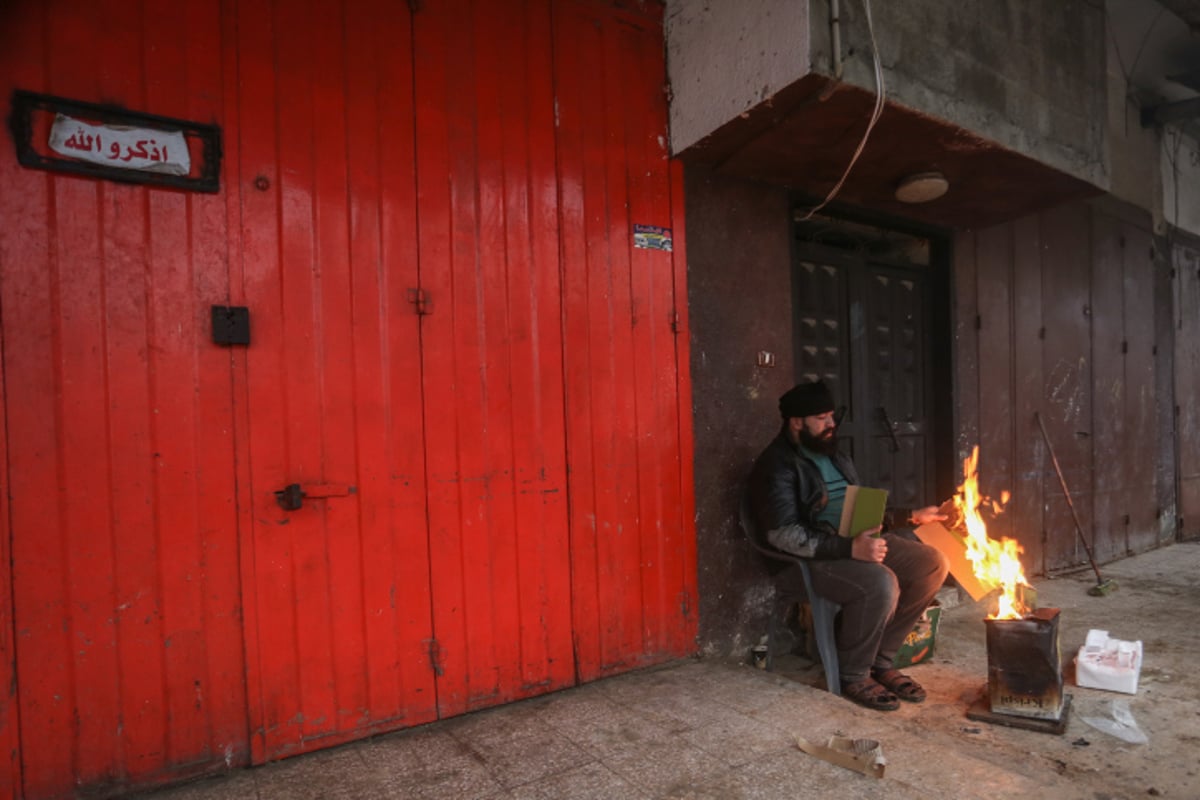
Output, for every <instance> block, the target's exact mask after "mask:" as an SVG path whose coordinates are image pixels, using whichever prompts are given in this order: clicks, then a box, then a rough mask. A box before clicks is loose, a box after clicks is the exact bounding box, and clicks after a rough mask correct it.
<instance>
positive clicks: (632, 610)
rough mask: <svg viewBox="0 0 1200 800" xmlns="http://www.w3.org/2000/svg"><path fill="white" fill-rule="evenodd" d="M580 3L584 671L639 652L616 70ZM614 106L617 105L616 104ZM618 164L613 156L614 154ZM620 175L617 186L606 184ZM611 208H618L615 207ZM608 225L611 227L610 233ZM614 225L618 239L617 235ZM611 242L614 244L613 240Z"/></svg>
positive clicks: (574, 459)
mask: <svg viewBox="0 0 1200 800" xmlns="http://www.w3.org/2000/svg"><path fill="white" fill-rule="evenodd" d="M591 11H592V9H590V8H587V7H584V6H581V5H580V4H577V3H570V4H560V5H559V6H558V7H556V8H555V40H556V51H555V58H556V63H555V78H556V84H557V99H558V108H559V146H560V158H559V165H560V167H559V169H560V176H559V180H560V184H561V189H560V191H561V193H562V196H563V200H562V205H563V211H562V237H563V266H562V272H563V280H564V284H565V290H564V302H565V303H566V307H565V308H564V311H563V314H564V319H565V330H566V341H567V343H568V346H569V347H570V348H571V350H572V351H574V353H575V356H574V357H573V358H571V359H569V360H568V361H567V364H566V373H567V377H566V387H567V388H566V403H567V459H568V464H569V465H570V470H571V472H570V476H571V481H570V485H569V492H570V497H571V514H572V524H571V550H572V563H573V567H572V576H573V581H572V584H573V586H572V589H573V591H572V600H573V603H574V605H575V618H574V628H575V638H576V654H577V658H578V659H579V667H578V668H579V673H580V676H581V677H582V678H583V679H585V680H588V679H592V678H595V677H598V676H600V675H602V674H605V673H606V672H610V671H616V670H620V669H622V668H628V666H629V665H631V664H632V663H636V659H637V657H638V655H640V650H641V648H640V646H639V644H640V642H639V640H640V631H639V629H638V628H639V626H638V622H637V618H638V617H639V616H640V609H641V607H642V597H641V587H640V581H638V582H635V579H636V577H637V575H638V569H637V565H638V563H639V561H640V558H639V547H638V542H637V539H636V534H637V528H636V519H635V515H636V510H635V509H633V508H631V507H630V505H631V504H630V500H631V499H632V493H633V492H632V487H633V486H634V485H636V482H637V476H636V474H635V473H634V467H635V465H634V463H633V461H632V459H631V458H629V457H628V456H629V455H630V454H629V452H628V445H629V444H630V443H631V442H632V439H633V433H632V431H630V430H629V424H630V417H631V412H632V395H631V393H630V391H629V389H630V388H631V384H630V382H629V381H625V380H622V379H623V378H625V377H626V376H627V375H628V374H629V373H628V366H629V365H628V363H627V359H628V358H629V356H630V355H631V354H630V351H629V347H630V344H631V341H632V340H631V336H630V322H631V319H630V315H631V309H630V306H629V286H630V284H629V274H628V268H627V266H626V267H625V268H624V269H622V259H625V260H626V264H627V258H628V252H627V251H625V250H624V249H623V248H622V247H621V245H623V244H624V243H625V241H626V240H627V239H626V237H627V236H628V235H630V234H631V233H632V231H631V230H630V228H629V226H628V219H627V215H626V213H625V211H624V209H623V208H621V209H613V208H612V207H611V205H610V204H611V203H618V202H622V201H623V200H624V197H623V195H622V194H621V192H620V188H623V184H624V181H623V175H618V174H616V173H615V170H616V169H621V168H622V167H623V164H622V163H621V156H622V155H623V153H621V152H619V151H618V152H614V151H613V148H612V147H611V145H610V143H609V142H610V139H611V138H613V137H615V135H616V133H617V131H615V130H613V129H612V127H611V126H612V120H610V119H608V117H609V113H610V111H609V109H610V106H611V104H613V103H615V102H616V98H614V97H613V96H612V94H613V92H614V90H615V87H614V88H609V86H608V84H615V83H616V82H617V76H615V75H609V74H607V73H611V71H612V70H613V68H614V65H613V63H612V60H611V58H612V57H611V54H610V52H609V51H608V48H607V47H606V44H607V43H606V39H607V38H608V37H606V36H605V27H606V26H605V25H604V21H603V20H602V19H593V18H592V15H591V13H590V12H591ZM612 113H615V110H614V111H613V112H612ZM613 165H615V166H613ZM610 180H616V181H617V182H618V183H617V186H614V187H611V191H610V187H609V181H610ZM614 212H616V218H615V219H611V218H610V216H611V215H613V214H614ZM610 226H612V227H615V228H616V230H615V231H612V232H611V234H610ZM610 235H611V236H612V238H615V239H616V241H615V242H610ZM610 245H611V247H612V248H613V249H615V250H616V252H612V251H611V250H610Z"/></svg>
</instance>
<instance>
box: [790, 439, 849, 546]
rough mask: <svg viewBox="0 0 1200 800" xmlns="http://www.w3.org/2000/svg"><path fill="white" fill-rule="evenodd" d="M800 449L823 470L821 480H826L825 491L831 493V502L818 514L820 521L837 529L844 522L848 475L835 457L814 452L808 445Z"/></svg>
mask: <svg viewBox="0 0 1200 800" xmlns="http://www.w3.org/2000/svg"><path fill="white" fill-rule="evenodd" d="M800 451H801V452H802V453H804V455H806V456H808V458H809V459H811V460H812V462H813V463H814V464H816V465H817V469H818V470H820V472H821V480H823V481H825V491H826V492H828V493H829V503H828V504H827V505H826V506H825V509H824V510H823V511H822V512H821V513H820V514H818V515H817V521H818V522H828V523H829V524H830V525H832V526H833V529H834V530H835V531H836V530H837V529H838V526H839V525H841V523H842V505H843V504H844V503H845V500H846V484H847V481H846V476H845V475H843V474H842V472H841V470H839V469H838V468H837V467H836V466H835V465H834V463H833V459H832V458H830V457H829V456H826V455H821V454H820V453H814V452H813V451H812V450H809V449H808V448H807V447H801V448H800Z"/></svg>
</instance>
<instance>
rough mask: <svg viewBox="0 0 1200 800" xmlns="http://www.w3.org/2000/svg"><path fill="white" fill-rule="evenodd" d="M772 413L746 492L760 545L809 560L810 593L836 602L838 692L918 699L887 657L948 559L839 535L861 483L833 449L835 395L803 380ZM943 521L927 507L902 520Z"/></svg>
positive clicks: (908, 545) (895, 536) (862, 700)
mask: <svg viewBox="0 0 1200 800" xmlns="http://www.w3.org/2000/svg"><path fill="white" fill-rule="evenodd" d="M779 411H780V413H781V414H782V416H783V428H782V430H781V431H780V432H779V435H778V436H776V437H775V440H774V441H772V442H771V444H770V445H768V447H767V449H766V450H764V451H763V453H762V455H760V456H759V457H758V460H757V461H756V462H755V464H754V470H753V472H752V473H751V476H750V485H749V488H748V491H749V493H750V494H749V497H750V503H751V508H752V509H753V513H754V516H755V521H756V523H757V529H758V531H759V535H760V536H762V537H764V538H765V540H766V541H764V542H761V543H762V544H764V545H766V546H768V547H773V548H775V549H777V550H782V551H784V552H786V553H790V554H792V555H795V556H802V557H804V558H807V559H809V569H810V571H811V573H812V581H813V584H814V585H813V587H812V589H813V590H814V591H815V592H816V593H817V594H819V595H821V596H822V597H826V598H828V599H830V600H832V601H834V602H835V603H839V604H841V606H842V621H841V626H840V627H839V630H838V635H837V648H838V661H839V671H840V673H841V681H842V694H843V695H844V696H845V697H847V698H849V699H851V700H853V701H854V702H856V703H859V704H860V705H863V706H866V707H867V708H874V709H877V710H881V711H890V710H894V709H897V708H899V707H900V703H899V701H900V700H906V701H908V702H912V703H920V702H922V701H923V700H924V699H925V690H924V689H923V688H922V687H921V685H920V684H918V683H917V682H916V681H915V680H913V679H912V678H911V677H909V676H907V675H904V674H902V673H901V672H900V671H899V670H897V669H894V668H893V667H892V659H893V657H895V655H896V651H897V650H898V649H899V648H900V645H901V644H903V642H904V638H905V637H906V636H907V635H908V633H909V632H910V631H911V630H912V629H913V625H915V624H916V622H917V619H918V618H920V616H921V613H922V612H923V611H924V610H925V609H926V608H927V607H928V606H929V603H930V601H931V600H932V599H933V597H934V595H935V594H937V591H938V589H939V588H941V586H942V582H943V581H945V579H946V573H947V570H948V564H947V562H946V558H945V557H944V556H943V555H942V554H941V553H939V552H938V551H937V550H935V549H934V548H932V547H929V546H928V545H924V544H921V543H920V542H919V541H917V540H916V537H915V536H913V535H912V533H911V531H905V532H904V533H903V534H901V533H899V532H888V533H883V534H882V535H879V534H880V533H881V527H880V528H873V529H871V530H868V531H865V532H864V533H862V534H861V535H859V536H857V537H855V538H853V539H850V538H844V537H842V536H839V535H838V533H837V529H838V522H839V520H840V519H841V513H842V501H843V498H844V496H845V493H846V486H847V484H857V483H859V480H858V473H857V472H856V471H855V469H854V464H853V463H852V462H851V461H850V459H849V457H847V456H846V455H845V454H843V453H841V452H839V451H838V449H837V439H836V437H835V435H834V434H835V430H836V428H837V423H836V422H835V421H834V418H833V395H832V394H831V393H830V391H829V389H828V388H827V387H826V386H825V384H824V383H822V382H817V383H802V384H799V385H797V386H795V387H794V388H792V389H791V390H790V391H788V392H787V393H786V394H784V395H783V396H782V397H781V398H779ZM942 519H945V516H944V515H942V514H939V513H938V509H937V507H936V506H929V507H927V508H922V509H918V510H916V511H914V512H912V514H911V517H910V518H909V522H910V523H911V524H913V525H921V524H924V523H926V522H929V521H932V520H942ZM904 534H906V535H904Z"/></svg>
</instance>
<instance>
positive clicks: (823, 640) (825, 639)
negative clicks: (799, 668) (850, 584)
mask: <svg viewBox="0 0 1200 800" xmlns="http://www.w3.org/2000/svg"><path fill="white" fill-rule="evenodd" d="M837 613H838V607H837V605H836V604H834V603H831V602H829V601H828V600H824V599H822V598H819V597H818V598H816V599H815V600H814V601H813V602H812V619H813V633H814V635H815V637H816V640H817V652H818V653H820V654H821V666H822V667H824V669H825V685H826V686H827V687H828V688H829V691H830V692H831V693H832V694H836V695H840V694H841V693H842V682H841V677H840V675H839V669H838V654H837V639H836V637H835V636H834V630H833V628H834V620H835V619H836V617H837Z"/></svg>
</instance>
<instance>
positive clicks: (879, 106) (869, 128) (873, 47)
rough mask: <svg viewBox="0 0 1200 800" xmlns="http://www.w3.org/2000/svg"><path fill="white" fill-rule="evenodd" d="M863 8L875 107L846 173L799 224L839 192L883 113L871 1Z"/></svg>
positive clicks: (882, 88) (881, 80)
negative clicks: (871, 60)
mask: <svg viewBox="0 0 1200 800" xmlns="http://www.w3.org/2000/svg"><path fill="white" fill-rule="evenodd" d="M863 8H864V9H866V12H867V31H868V32H869V33H870V34H871V55H872V57H873V59H874V62H875V107H874V108H873V109H872V110H871V118H870V119H869V120H868V121H867V129H866V130H865V131H863V135H862V140H861V141H859V143H858V147H857V148H856V149H855V151H854V155H853V156H851V157H850V163H849V164H847V165H846V171H845V172H843V173H842V177H841V179H839V180H838V182H837V183H836V184H834V187H833V188H832V189H830V190H829V194H827V195H825V199H824V200H822V201H821V202H820V203H818V204H817V205H815V206H813V207H812V208H811V209H809V211H808V213H807V214H805V215H804V216H803V217H801V218H800V221H801V222H803V221H804V220H807V219H810V218H811V217H812V215H813V214H815V213H817V212H818V211H820V210H821V209H822V208H824V207H825V206H827V205H829V203H830V201H832V200H833V198H834V197H836V196H837V193H838V192H839V191H841V189H842V184H844V183H845V182H846V178H848V177H850V170H852V169H854V164H855V163H856V162H857V161H858V157H859V156H861V155H862V151H863V149H864V148H865V147H866V146H867V140H868V139H869V138H871V131H872V130H874V129H875V123H876V122H878V121H879V116H880V115H881V114H882V113H883V103H884V87H883V64H882V63H881V62H880V60H879V45H878V44H877V43H876V41H875V23H874V21H873V20H872V19H871V0H863Z"/></svg>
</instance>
